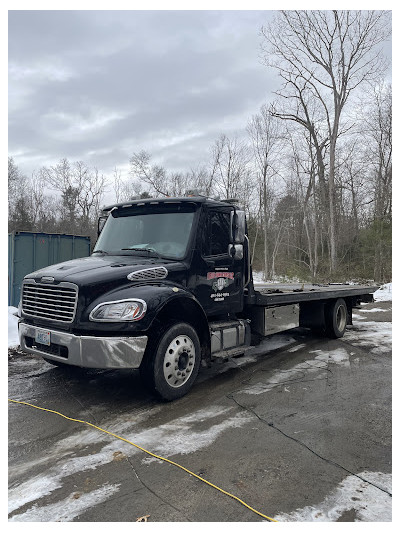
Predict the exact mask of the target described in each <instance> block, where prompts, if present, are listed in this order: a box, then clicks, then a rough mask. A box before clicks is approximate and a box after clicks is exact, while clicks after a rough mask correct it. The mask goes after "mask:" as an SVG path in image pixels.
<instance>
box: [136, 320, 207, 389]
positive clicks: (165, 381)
mask: <svg viewBox="0 0 400 533" xmlns="http://www.w3.org/2000/svg"><path fill="white" fill-rule="evenodd" d="M200 358H201V348H200V341H199V338H198V335H197V333H196V331H195V329H194V328H193V327H192V326H190V325H189V324H187V323H186V322H179V323H176V324H173V325H171V326H170V327H168V328H167V329H166V330H165V331H164V333H162V334H161V336H160V338H159V340H158V342H154V343H150V345H149V346H148V348H147V350H146V354H145V358H144V360H143V363H142V365H141V368H140V370H141V374H142V377H143V379H144V380H145V382H146V384H147V386H148V387H150V388H151V389H152V390H153V391H155V392H156V393H157V394H158V395H159V396H161V398H163V399H164V400H175V399H177V398H180V397H181V396H184V395H185V394H186V393H187V392H188V391H189V389H190V388H191V387H192V385H193V383H194V381H195V379H196V376H197V374H198V371H199V367H200Z"/></svg>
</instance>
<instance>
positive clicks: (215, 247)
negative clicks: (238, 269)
mask: <svg viewBox="0 0 400 533" xmlns="http://www.w3.org/2000/svg"><path fill="white" fill-rule="evenodd" d="M229 244H230V213H229V212H223V211H210V212H209V213H208V217H207V223H206V225H205V232H204V233H203V247H202V248H203V255H204V256H211V255H227V254H228V247H229Z"/></svg>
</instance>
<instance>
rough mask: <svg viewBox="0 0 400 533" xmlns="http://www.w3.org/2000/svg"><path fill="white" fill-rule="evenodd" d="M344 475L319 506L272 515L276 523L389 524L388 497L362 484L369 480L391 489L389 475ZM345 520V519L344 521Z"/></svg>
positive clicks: (389, 501)
mask: <svg viewBox="0 0 400 533" xmlns="http://www.w3.org/2000/svg"><path fill="white" fill-rule="evenodd" d="M358 476H360V477H357V476H347V477H346V478H345V479H344V480H343V481H342V482H341V483H340V484H339V485H338V487H337V488H336V490H334V491H333V492H331V493H330V494H329V495H328V496H327V497H326V498H325V499H324V500H323V501H322V502H321V503H320V504H319V505H315V506H307V507H304V508H303V509H296V511H294V512H292V513H287V514H281V515H278V516H275V517H274V518H275V520H278V522H336V521H337V520H338V519H340V518H342V519H344V521H354V522H360V521H361V522H377V521H378V522H390V521H391V519H392V498H391V497H390V496H389V494H387V493H386V492H384V491H382V490H380V489H378V488H376V487H374V486H373V485H370V484H369V483H366V482H365V481H363V480H362V479H360V478H363V479H365V480H367V481H370V482H372V483H374V484H375V485H377V486H378V487H383V488H384V489H385V490H388V491H391V490H392V476H391V474H383V473H381V472H361V473H360V474H358ZM346 518H347V520H346Z"/></svg>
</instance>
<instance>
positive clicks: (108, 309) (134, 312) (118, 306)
mask: <svg viewBox="0 0 400 533" xmlns="http://www.w3.org/2000/svg"><path fill="white" fill-rule="evenodd" d="M146 309H147V305H146V302H145V301H144V300H139V299H131V300H118V301H116V302H106V303H104V304H99V305H97V306H96V307H95V308H94V309H93V311H92V312H91V313H90V315H89V320H92V321H94V322H130V321H134V320H140V319H141V318H142V317H143V316H144V315H145V313H146Z"/></svg>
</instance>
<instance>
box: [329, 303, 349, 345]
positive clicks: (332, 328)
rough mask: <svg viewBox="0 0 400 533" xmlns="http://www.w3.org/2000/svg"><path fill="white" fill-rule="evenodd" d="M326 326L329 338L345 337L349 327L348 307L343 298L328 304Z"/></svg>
mask: <svg viewBox="0 0 400 533" xmlns="http://www.w3.org/2000/svg"><path fill="white" fill-rule="evenodd" d="M325 324H326V334H327V336H328V337H331V338H333V339H339V338H340V337H343V335H344V332H345V331H346V326H347V305H346V302H345V301H344V300H343V298H338V299H337V300H334V301H333V302H329V303H328V304H326V307H325Z"/></svg>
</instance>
